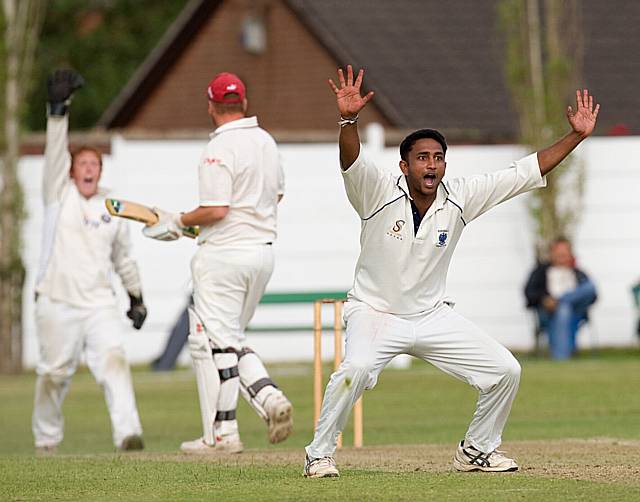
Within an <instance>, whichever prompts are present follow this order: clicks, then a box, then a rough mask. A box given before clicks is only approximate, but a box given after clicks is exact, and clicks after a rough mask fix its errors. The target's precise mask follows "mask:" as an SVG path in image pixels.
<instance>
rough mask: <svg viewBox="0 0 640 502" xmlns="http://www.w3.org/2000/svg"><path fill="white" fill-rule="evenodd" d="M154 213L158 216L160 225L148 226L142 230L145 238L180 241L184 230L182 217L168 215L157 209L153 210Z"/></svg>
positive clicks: (172, 214) (173, 214)
mask: <svg viewBox="0 0 640 502" xmlns="http://www.w3.org/2000/svg"><path fill="white" fill-rule="evenodd" d="M153 212H154V213H156V214H157V215H158V223H155V224H153V225H148V226H146V227H144V228H143V229H142V233H143V234H144V235H145V237H149V238H150V239H156V240H159V241H175V240H176V239H179V238H180V236H181V235H182V228H183V226H182V222H181V221H180V215H179V214H175V213H167V212H166V211H162V210H161V209H158V208H157V207H154V208H153Z"/></svg>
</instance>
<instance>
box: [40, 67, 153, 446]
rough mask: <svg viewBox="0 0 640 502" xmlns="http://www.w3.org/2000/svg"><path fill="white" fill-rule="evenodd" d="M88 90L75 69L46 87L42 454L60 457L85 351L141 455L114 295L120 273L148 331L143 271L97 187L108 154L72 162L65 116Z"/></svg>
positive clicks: (133, 313)
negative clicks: (71, 392) (68, 400)
mask: <svg viewBox="0 0 640 502" xmlns="http://www.w3.org/2000/svg"><path fill="white" fill-rule="evenodd" d="M83 83H84V81H83V79H82V77H81V76H80V75H79V74H78V73H76V72H74V71H72V70H58V71H56V72H54V73H53V74H52V75H51V76H50V77H49V80H48V83H47V88H48V116H47V139H46V146H45V164H44V176H43V184H42V195H43V199H44V228H43V240H42V251H41V260H40V267H39V273H38V278H37V282H36V295H37V300H36V326H37V335H38V345H39V351H40V358H39V362H38V366H37V370H36V371H37V374H38V377H37V380H36V391H35V402H34V409H33V424H32V425H33V435H34V437H35V445H36V452H38V453H43V454H46V453H55V451H56V449H57V446H58V444H59V443H60V442H61V441H62V436H63V425H64V420H63V417H62V402H63V400H64V398H65V395H66V393H67V390H68V389H69V384H70V383H71V377H72V376H73V374H74V373H75V370H76V367H77V364H78V361H79V359H80V356H81V354H82V353H83V352H84V353H85V355H86V361H87V365H88V366H89V369H90V370H91V373H92V374H93V376H94V377H95V379H96V381H97V382H98V383H99V384H100V385H101V386H102V387H103V389H104V397H105V401H106V403H107V408H108V410H109V417H110V418H111V426H112V430H113V443H114V444H115V446H116V448H119V449H121V450H141V449H142V448H143V443H142V427H141V425H140V418H139V417H138V410H137V408H136V400H135V396H134V392H133V385H132V382H131V373H130V371H129V364H128V362H127V359H126V355H125V352H124V347H123V344H122V338H121V337H122V331H123V325H122V319H121V313H120V312H119V311H118V308H117V305H116V297H115V295H114V291H113V289H112V281H111V277H112V272H113V271H114V270H115V272H116V273H117V274H118V275H119V276H120V279H121V280H122V284H123V285H124V287H125V289H126V290H127V292H128V294H129V298H130V301H131V308H130V310H129V311H128V312H127V316H128V317H129V318H130V319H131V320H132V322H133V327H134V328H136V329H140V328H141V327H142V323H143V322H144V320H145V317H146V315H147V310H146V308H145V306H144V304H143V303H142V291H141V286H140V276H139V273H138V267H137V265H136V263H135V262H134V260H133V259H132V258H131V256H130V254H129V247H130V243H129V229H128V226H127V223H126V221H125V220H121V219H119V218H112V217H111V216H109V215H108V214H107V212H106V210H105V196H106V194H105V193H104V192H103V191H102V190H101V189H100V188H99V187H98V182H99V180H100V176H101V174H102V157H101V155H100V153H99V152H98V151H97V150H95V149H94V148H91V147H81V148H79V149H78V150H76V151H75V152H74V153H73V155H69V145H68V137H67V136H68V127H69V116H68V114H67V110H68V105H69V101H70V99H71V95H72V94H73V92H74V91H75V90H77V89H78V88H80V87H81V86H82V85H83Z"/></svg>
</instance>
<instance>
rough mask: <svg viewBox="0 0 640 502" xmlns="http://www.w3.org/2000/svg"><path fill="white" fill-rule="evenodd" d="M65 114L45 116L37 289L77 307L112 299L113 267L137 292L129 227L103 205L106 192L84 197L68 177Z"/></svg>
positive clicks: (112, 301) (108, 303) (109, 303)
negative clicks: (41, 237)
mask: <svg viewBox="0 0 640 502" xmlns="http://www.w3.org/2000/svg"><path fill="white" fill-rule="evenodd" d="M67 128H68V119H67V117H62V118H52V117H50V118H49V119H48V120H47V143H46V148H45V166H44V176H43V199H44V206H45V207H44V227H43V239H42V250H41V255H40V269H39V273H38V278H37V280H36V292H37V293H38V294H42V295H45V296H47V297H49V298H50V299H52V300H56V301H59V302H65V303H67V304H69V305H73V306H75V307H82V308H94V307H102V306H112V305H114V304H115V293H114V290H113V272H114V271H115V272H116V273H117V274H118V275H119V276H120V278H121V279H122V284H123V286H124V287H125V289H126V290H127V291H128V292H129V293H131V294H134V295H136V296H138V295H140V276H139V273H138V267H137V265H136V263H135V261H134V260H133V259H132V258H131V256H130V240H129V227H128V225H127V222H126V221H125V220H123V219H120V218H112V217H111V216H110V215H109V214H108V213H107V210H106V207H105V204H104V201H105V196H106V194H105V193H104V192H103V191H99V193H97V194H96V195H94V196H93V197H91V198H89V199H86V198H85V197H83V196H82V195H81V194H80V192H78V189H77V187H76V185H75V183H74V182H73V181H72V180H71V179H70V178H69V167H70V164H71V159H70V156H69V151H68V144H67Z"/></svg>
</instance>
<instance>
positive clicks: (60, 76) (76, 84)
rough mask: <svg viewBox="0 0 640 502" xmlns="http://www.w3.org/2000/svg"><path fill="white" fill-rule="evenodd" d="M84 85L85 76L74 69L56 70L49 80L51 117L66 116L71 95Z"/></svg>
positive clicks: (48, 90) (48, 92) (48, 91)
mask: <svg viewBox="0 0 640 502" xmlns="http://www.w3.org/2000/svg"><path fill="white" fill-rule="evenodd" d="M83 85H84V78H82V75H80V74H79V73H78V72H77V71H74V70H56V71H54V72H53V73H52V74H51V75H49V79H48V80H47V94H48V105H49V116H50V117H64V116H65V115H66V113H67V109H68V107H69V103H71V96H73V93H74V92H75V91H77V90H78V89H80V88H81V87H82V86H83Z"/></svg>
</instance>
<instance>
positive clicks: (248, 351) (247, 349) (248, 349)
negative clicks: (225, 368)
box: [236, 347, 255, 359]
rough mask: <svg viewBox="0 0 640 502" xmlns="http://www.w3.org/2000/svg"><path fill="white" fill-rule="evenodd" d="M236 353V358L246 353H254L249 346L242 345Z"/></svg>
mask: <svg viewBox="0 0 640 502" xmlns="http://www.w3.org/2000/svg"><path fill="white" fill-rule="evenodd" d="M236 353H237V354H238V359H240V358H241V357H244V356H246V355H247V354H255V352H254V351H253V349H252V348H251V347H242V349H240V350H237V351H236Z"/></svg>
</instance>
